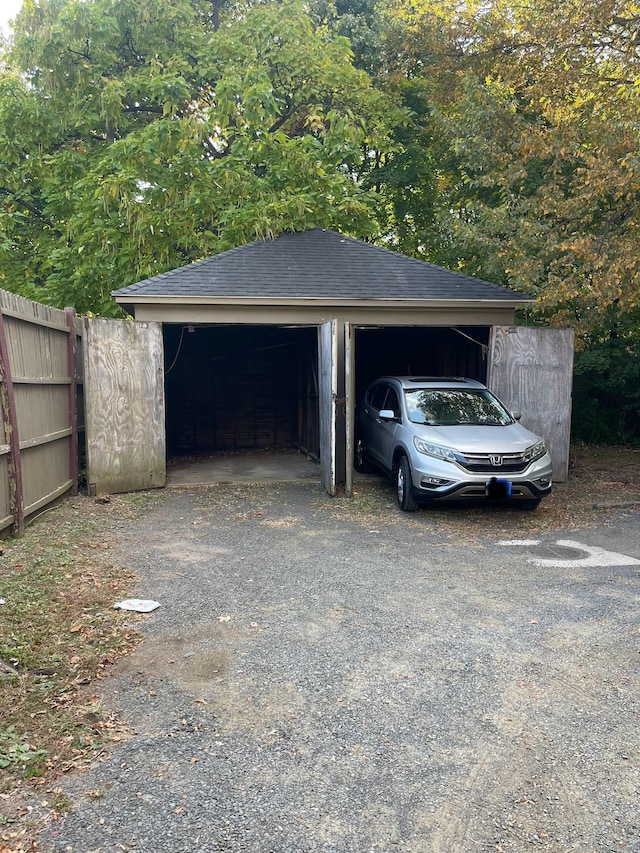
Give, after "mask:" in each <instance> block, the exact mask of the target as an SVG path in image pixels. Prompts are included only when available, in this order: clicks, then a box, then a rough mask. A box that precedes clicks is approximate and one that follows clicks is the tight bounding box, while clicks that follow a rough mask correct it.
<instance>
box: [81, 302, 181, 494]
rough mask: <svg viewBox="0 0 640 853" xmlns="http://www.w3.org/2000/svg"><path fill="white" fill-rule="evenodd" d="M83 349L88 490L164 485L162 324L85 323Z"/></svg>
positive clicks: (128, 488)
mask: <svg viewBox="0 0 640 853" xmlns="http://www.w3.org/2000/svg"><path fill="white" fill-rule="evenodd" d="M83 349H84V399H85V411H86V449H87V482H88V486H89V489H90V491H93V492H95V493H101V492H104V493H117V492H127V491H136V490H140V489H150V488H157V487H160V486H164V484H165V480H166V458H165V423H164V411H165V409H164V377H163V374H164V370H163V343H162V327H161V325H160V324H159V323H137V322H131V321H127V320H105V319H98V318H87V321H86V325H85V335H84V343H83Z"/></svg>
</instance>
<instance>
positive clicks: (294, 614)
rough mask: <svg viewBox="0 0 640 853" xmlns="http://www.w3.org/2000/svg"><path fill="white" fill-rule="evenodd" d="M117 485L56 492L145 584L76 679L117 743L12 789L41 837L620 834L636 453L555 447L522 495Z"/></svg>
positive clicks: (541, 838)
mask: <svg viewBox="0 0 640 853" xmlns="http://www.w3.org/2000/svg"><path fill="white" fill-rule="evenodd" d="M136 500H137V502H136ZM136 500H134V499H133V498H131V497H126V496H123V497H115V498H113V499H112V501H111V502H109V503H108V504H102V505H100V504H96V503H94V502H92V501H90V500H89V499H86V498H85V499H75V501H74V502H71V503H70V504H69V505H68V506H67V507H64V508H62V510H61V512H62V515H63V516H65V515H66V514H67V513H69V514H71V515H73V513H74V512H75V513H76V514H80V515H91V516H92V517H94V518H95V517H97V518H98V519H99V521H100V524H101V530H102V532H101V537H103V539H101V541H104V542H105V543H107V544H108V553H109V555H110V557H111V558H112V559H113V560H114V561H115V562H116V563H117V564H121V565H122V567H123V571H125V570H126V572H134V573H135V575H136V576H137V582H136V585H135V588H132V589H131V594H132V595H133V594H135V595H137V596H140V597H144V598H146V597H149V598H155V599H157V600H158V601H160V602H161V605H162V606H161V607H160V608H159V609H158V610H157V611H155V613H153V614H151V615H149V616H140V615H129V616H125V617H123V618H125V619H126V620H127V623H128V625H130V626H135V628H136V629H137V630H138V631H139V632H140V634H141V636H142V637H143V641H142V642H141V643H140V645H138V647H137V648H136V650H135V651H134V652H132V653H131V654H129V655H128V656H127V657H125V658H123V659H122V660H121V661H120V662H119V663H118V664H116V665H115V666H113V667H112V670H111V671H112V674H111V675H110V677H109V678H106V679H102V680H101V681H100V683H99V684H98V683H92V684H90V685H85V686H84V687H83V688H82V689H83V691H84V693H85V695H84V698H83V701H87V700H88V699H90V698H93V699H95V700H96V701H99V702H100V703H101V705H102V707H103V708H104V709H105V710H106V711H108V712H109V713H113V714H117V716H118V718H119V720H120V722H121V737H122V740H120V741H119V742H113V743H112V744H111V746H110V747H109V748H108V749H106V750H105V751H104V752H103V753H102V754H101V755H100V756H99V758H98V759H97V760H96V761H95V763H94V764H93V765H92V766H91V768H90V769H88V770H86V771H84V772H72V773H69V774H65V775H64V776H61V777H60V776H59V777H57V778H50V779H48V780H46V781H45V782H44V784H43V785H41V786H40V787H39V789H37V790H36V792H35V794H34V799H33V800H32V804H33V805H32V808H33V807H36V809H37V804H38V803H40V804H41V803H42V802H44V801H51V799H52V796H53V795H52V792H56V796H57V797H58V798H59V799H60V798H64V800H65V801H66V802H67V803H68V809H66V810H65V809H59V810H58V811H56V812H55V813H54V812H52V811H51V810H49V811H48V812H47V809H43V810H42V811H43V814H42V817H41V822H40V828H41V833H40V835H39V838H38V843H39V846H40V849H41V850H42V851H44V853H62V851H65V853H66V851H72V853H98V852H99V853H111V851H115V850H125V851H130V853H135V851H137V853H151V851H154V853H156V851H157V853H163V851H166V853H183V851H185V853H186V851H188V850H189V851H190V850H198V851H203V853H209V851H211V853H213V852H214V851H221V850H233V851H251V853H269V851H274V853H275V852H276V851H277V853H284V851H293V853H300V852H301V851H327V853H329V851H331V853H370V851H396V850H398V851H405V853H456V852H457V851H460V853H467V851H477V850H494V851H523V853H524V851H529V850H531V849H539V850H545V851H552V853H568V851H572V853H578V852H579V853H600V852H601V851H603V852H604V853H608V851H632V853H639V852H640V821H639V817H638V816H639V815H640V809H639V806H640V802H639V800H640V744H639V741H638V734H637V731H638V722H639V717H640V683H639V675H640V646H639V640H640V632H639V630H638V625H637V604H638V585H639V578H640V525H639V524H638V522H639V521H640V516H639V515H638V511H639V510H640V452H639V451H636V450H629V449H624V448H617V449H606V450H600V451H597V452H596V451H594V450H593V449H589V448H575V449H574V452H573V454H572V462H571V472H570V480H569V482H568V483H567V484H559V485H558V486H556V487H555V489H554V494H553V496H552V497H551V498H550V499H549V500H548V501H545V502H543V504H542V505H541V507H540V508H539V509H538V510H537V511H536V512H535V513H526V512H521V511H517V510H512V509H501V508H494V507H490V508H486V507H480V508H478V507H449V508H440V507H439V508H434V509H430V510H420V511H418V512H417V513H415V514H412V515H407V514H402V513H399V512H398V511H397V510H396V508H395V506H394V503H393V490H392V489H391V487H390V486H389V485H388V484H386V483H385V482H383V481H374V482H368V483H366V484H363V485H362V486H359V488H358V491H357V493H356V495H355V496H354V498H353V499H346V498H344V497H341V496H338V497H337V498H335V499H331V498H329V497H327V496H326V495H324V494H323V493H322V491H321V490H319V489H317V488H314V487H313V486H312V485H308V484H307V485H304V484H287V485H280V486H279V485H277V484H276V485H273V484H272V485H269V486H237V487H229V486H225V487H218V488H210V489H193V490H189V489H184V490H175V491H172V492H165V493H160V494H154V495H151V496H149V497H148V498H145V497H143V496H140V497H139V498H138V499H136ZM74 506H75V509H73V507H74ZM46 523H47V524H49V523H51V524H52V531H53V530H55V526H56V524H58V525H59V524H60V516H57V517H55V518H54V519H52V520H51V521H49V520H48V521H47V522H46ZM93 535H94V538H95V531H94V534H93ZM611 555H613V556H611ZM25 802H26V801H25ZM65 812H66V813H65ZM2 849H3V848H2V846H1V845H0V850H2ZM15 849H16V850H19V849H20V850H22V849H24V850H26V849H29V850H35V847H31V848H28V847H26V846H24V847H22V848H19V847H16V848H15ZM6 850H7V851H11V850H12V848H11V847H7V848H6Z"/></svg>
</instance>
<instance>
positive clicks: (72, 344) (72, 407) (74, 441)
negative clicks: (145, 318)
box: [64, 308, 78, 495]
mask: <svg viewBox="0 0 640 853" xmlns="http://www.w3.org/2000/svg"><path fill="white" fill-rule="evenodd" d="M64 316H65V318H66V320H67V325H68V326H69V339H68V341H67V365H68V368H69V380H70V381H69V426H70V427H71V435H70V437H69V438H70V444H69V479H70V480H71V494H72V495H77V494H78V383H77V377H76V324H75V319H76V312H75V311H74V310H73V308H65V309H64Z"/></svg>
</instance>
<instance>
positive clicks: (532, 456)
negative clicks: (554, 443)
mask: <svg viewBox="0 0 640 853" xmlns="http://www.w3.org/2000/svg"><path fill="white" fill-rule="evenodd" d="M546 452H547V447H546V445H545V443H544V441H537V442H536V443H535V444H532V445H531V447H527V449H526V450H525V452H524V454H523V455H524V460H525V462H535V461H536V459H540V457H541V456H544V454H545V453H546Z"/></svg>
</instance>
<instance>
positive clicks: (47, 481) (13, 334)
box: [0, 290, 82, 535]
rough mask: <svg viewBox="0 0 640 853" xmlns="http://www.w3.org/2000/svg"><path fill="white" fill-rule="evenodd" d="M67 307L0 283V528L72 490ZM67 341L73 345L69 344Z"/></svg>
mask: <svg viewBox="0 0 640 853" xmlns="http://www.w3.org/2000/svg"><path fill="white" fill-rule="evenodd" d="M81 331H82V329H81V327H79V326H78V324H77V321H76V318H75V316H74V314H73V311H71V310H70V309H68V310H67V311H66V312H65V311H60V310H59V309H57V308H50V307H48V306H46V305H41V304H39V303H37V302H32V301H31V300H29V299H24V298H23V297H21V296H16V295H15V294H13V293H8V292H7V291H2V290H0V372H1V375H0V399H1V401H2V415H3V416H2V419H1V420H2V428H1V431H0V531H7V530H9V529H11V532H14V533H17V534H18V535H19V534H20V533H21V532H22V530H23V529H24V522H25V519H28V517H29V516H30V515H31V514H33V513H34V512H36V511H37V510H39V509H41V508H42V507H43V506H46V505H47V504H49V503H51V502H52V501H54V500H57V499H58V498H59V497H61V496H62V495H64V494H66V493H67V492H68V491H70V490H76V489H77V449H76V448H77V444H76V439H75V433H74V430H75V424H74V421H73V418H72V417H71V412H72V410H73V411H75V408H76V397H75V376H74V370H73V361H72V360H71V359H70V357H69V347H70V346H71V341H73V347H75V345H76V339H77V335H78V333H79V332H80V333H81ZM73 347H72V348H73Z"/></svg>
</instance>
